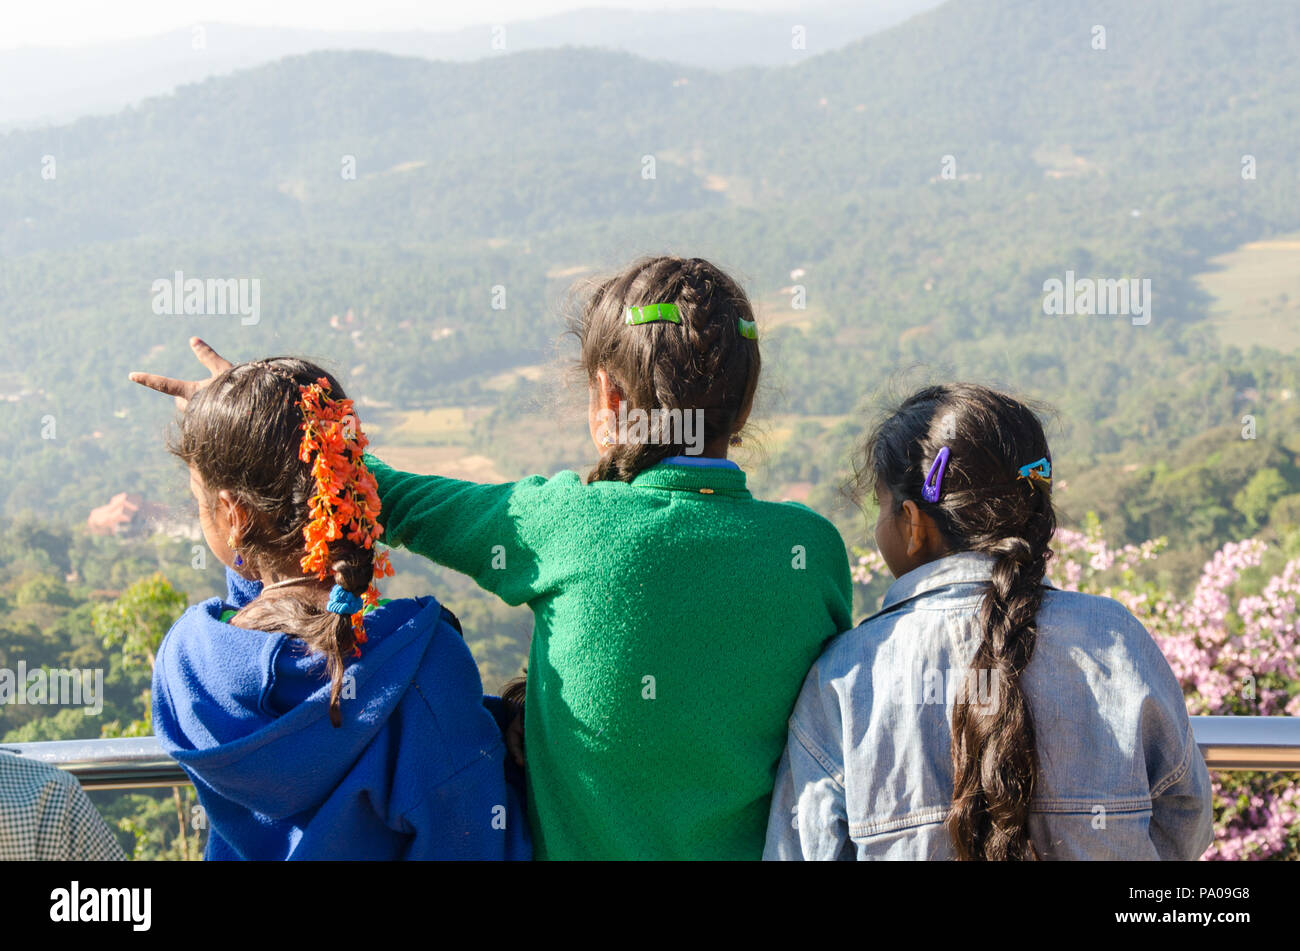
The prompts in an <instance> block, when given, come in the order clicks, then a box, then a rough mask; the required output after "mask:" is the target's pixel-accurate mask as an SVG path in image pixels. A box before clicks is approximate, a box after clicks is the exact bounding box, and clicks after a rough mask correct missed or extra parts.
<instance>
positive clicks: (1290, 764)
mask: <svg viewBox="0 0 1300 951" xmlns="http://www.w3.org/2000/svg"><path fill="white" fill-rule="evenodd" d="M1192 730H1193V732H1194V733H1195V734H1196V743H1197V745H1198V746H1200V748H1201V754H1202V755H1203V756H1204V757H1205V763H1206V765H1207V766H1209V767H1210V768H1211V769H1258V770H1285V771H1290V770H1297V771H1300V717H1192ZM0 749H4V750H9V751H10V752H13V753H17V754H18V755H20V756H27V757H30V758H32V759H36V760H40V761H42V762H45V763H49V764H51V765H52V766H57V767H58V768H59V769H64V770H67V771H68V772H70V773H72V775H74V776H76V777H77V779H78V780H80V782H81V785H82V786H84V787H86V788H87V789H149V788H156V787H159V786H180V785H188V784H189V777H187V776H186V775H185V772H184V771H183V770H182V769H181V768H180V766H179V765H178V764H177V763H176V761H175V760H173V759H172V758H171V757H169V756H168V755H167V754H166V753H164V752H163V751H162V747H160V746H159V745H158V741H157V740H156V739H154V738H153V737H152V736H144V737H133V738H129V739H117V740H56V741H52V742H46V743H6V744H3V745H0Z"/></svg>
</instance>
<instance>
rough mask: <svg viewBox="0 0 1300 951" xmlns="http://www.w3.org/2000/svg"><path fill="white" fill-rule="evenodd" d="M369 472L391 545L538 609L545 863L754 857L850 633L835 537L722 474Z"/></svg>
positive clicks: (538, 774) (791, 506)
mask: <svg viewBox="0 0 1300 951" xmlns="http://www.w3.org/2000/svg"><path fill="white" fill-rule="evenodd" d="M366 461H367V464H368V465H369V466H370V467H371V469H372V471H373V472H374V474H375V477H376V478H377V479H378V482H379V497H380V501H381V503H382V506H383V513H382V522H383V524H384V529H385V536H384V541H385V543H387V544H389V545H394V546H397V545H400V546H402V547H404V548H407V549H409V550H410V551H413V552H416V553H418V554H420V555H424V556H425V557H426V558H430V559H432V560H433V561H436V562H438V563H439V564H442V565H446V566H447V567H449V568H452V569H455V570H456V571H459V572H462V573H464V574H466V575H469V576H470V577H471V578H473V579H474V580H475V581H477V582H478V583H479V584H480V585H481V586H482V587H484V588H486V589H487V590H488V591H491V592H493V593H495V594H496V595H498V596H499V597H500V598H502V599H503V600H504V601H506V602H507V603H508V604H527V605H528V606H529V607H530V608H531V609H532V611H533V617H534V619H535V620H534V625H533V640H532V646H531V649H530V651H529V658H528V688H527V693H526V705H525V708H524V709H525V713H524V728H525V735H526V745H527V756H528V769H527V775H528V794H529V817H530V819H531V822H532V830H533V840H534V846H535V854H536V855H537V857H538V858H545V859H594V858H600V859H758V858H760V857H761V856H762V852H763V843H764V837H765V833H766V828H767V817H768V815H767V814H768V807H769V801H770V797H771V794H772V784H773V782H774V778H775V773H776V766H777V762H778V761H779V759H780V757H781V753H782V751H783V749H784V748H785V740H786V719H787V718H788V717H789V715H790V711H791V709H792V708H793V707H794V701H795V699H796V697H797V696H798V694H799V689H800V687H801V685H802V684H803V680H804V676H805V675H806V674H807V672H808V669H809V668H810V667H811V666H812V663H813V661H814V660H815V659H816V658H817V656H818V654H819V653H820V652H821V649H822V645H824V644H825V643H826V641H827V640H828V639H829V638H831V637H833V636H834V635H836V634H838V633H839V632H841V631H844V630H847V629H848V628H850V627H851V626H852V624H851V621H850V611H851V603H852V593H851V587H850V579H849V563H848V558H847V556H846V554H845V550H844V542H843V540H842V539H841V538H840V535H839V532H837V531H836V530H835V527H834V526H833V525H831V523H830V522H828V521H827V520H826V519H824V518H822V517H821V516H820V515H818V514H817V513H815V512H813V511H812V510H811V509H809V508H807V507H805V506H803V505H799V504H797V503H793V502H780V503H778V502H761V501H757V500H755V499H754V498H753V497H752V496H751V495H750V494H749V492H748V490H747V489H746V488H745V474H744V473H743V472H741V471H739V470H736V469H731V468H697V467H688V466H674V465H660V466H656V467H654V468H652V469H649V470H647V471H645V472H642V473H641V474H640V475H638V476H637V478H636V479H635V480H634V481H633V482H632V483H630V484H628V483H624V482H598V483H594V484H591V485H586V484H584V483H583V482H582V480H581V478H579V476H578V475H577V474H576V473H574V472H561V473H559V474H558V475H556V476H555V477H554V478H551V479H546V478H543V477H541V476H533V477H531V478H528V479H524V480H523V481H520V482H513V483H505V484H501V485H481V484H478V483H474V482H461V481H458V480H455V479H445V478H442V477H439V476H427V475H413V474H410V473H405V472H398V471H395V470H393V469H390V468H389V467H388V466H385V465H384V464H383V463H382V462H380V461H379V460H377V459H375V458H374V457H373V456H367V457H366Z"/></svg>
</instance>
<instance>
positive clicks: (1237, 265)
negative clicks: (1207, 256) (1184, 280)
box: [1197, 235, 1300, 353]
mask: <svg viewBox="0 0 1300 951" xmlns="http://www.w3.org/2000/svg"><path fill="white" fill-rule="evenodd" d="M1210 263H1211V264H1212V265H1214V267H1213V269H1212V270H1209V271H1206V272H1204V273H1203V274H1200V275H1198V276H1197V281H1198V282H1199V283H1200V285H1201V287H1202V288H1204V289H1205V291H1206V293H1208V294H1210V295H1211V296H1212V297H1213V298H1214V303H1213V304H1212V305H1211V311H1210V323H1211V325H1212V326H1213V327H1214V329H1215V331H1216V333H1217V334H1218V337H1219V340H1220V341H1221V342H1222V343H1223V344H1224V345H1225V346H1227V345H1232V346H1236V347H1241V348H1242V349H1249V348H1250V347H1252V346H1260V347H1271V348H1273V349H1277V350H1281V351H1283V352H1284V353H1289V352H1291V351H1293V350H1296V349H1297V348H1300V235H1289V236H1286V237H1282V238H1274V239H1272V240H1268V241H1251V242H1249V243H1248V244H1243V245H1242V246H1241V247H1239V248H1238V249H1237V250H1235V251H1232V252H1230V253H1228V254H1224V255H1220V256H1219V257H1217V258H1214V259H1213V260H1212V261H1211V262H1210Z"/></svg>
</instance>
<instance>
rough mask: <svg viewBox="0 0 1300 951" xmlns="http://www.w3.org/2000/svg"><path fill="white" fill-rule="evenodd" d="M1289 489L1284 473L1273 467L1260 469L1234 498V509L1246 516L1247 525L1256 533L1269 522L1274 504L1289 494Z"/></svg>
mask: <svg viewBox="0 0 1300 951" xmlns="http://www.w3.org/2000/svg"><path fill="white" fill-rule="evenodd" d="M1287 488H1288V487H1287V484H1286V479H1284V478H1282V473H1280V472H1278V471H1277V470H1276V469H1274V468H1272V467H1270V468H1267V469H1260V470H1259V471H1258V472H1256V473H1255V474H1254V475H1253V476H1251V477H1250V481H1249V482H1247V483H1246V487H1245V488H1244V489H1242V490H1241V491H1240V492H1238V493H1237V494H1236V495H1235V496H1234V497H1233V499H1232V507H1233V508H1235V509H1236V510H1237V511H1238V512H1240V513H1241V514H1242V515H1244V516H1246V522H1247V524H1248V525H1249V526H1250V528H1251V530H1252V531H1255V530H1257V529H1259V528H1260V527H1261V526H1262V525H1264V524H1265V522H1267V521H1268V514H1269V510H1270V509H1271V508H1272V507H1273V503H1274V502H1276V501H1277V500H1278V499H1280V498H1282V496H1284V495H1286V494H1287Z"/></svg>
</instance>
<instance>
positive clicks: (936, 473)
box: [921, 446, 950, 502]
mask: <svg viewBox="0 0 1300 951" xmlns="http://www.w3.org/2000/svg"><path fill="white" fill-rule="evenodd" d="M949 455H950V454H949V452H948V447H947V446H944V447H943V448H942V449H940V450H939V454H938V455H937V456H935V457H934V465H932V466H930V474H929V475H927V476H926V477H925V482H924V484H922V486H921V498H923V499H925V500H926V501H927V502H938V501H939V491H940V489H941V487H942V486H943V473H944V471H945V470H946V469H947V468H948V456H949Z"/></svg>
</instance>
